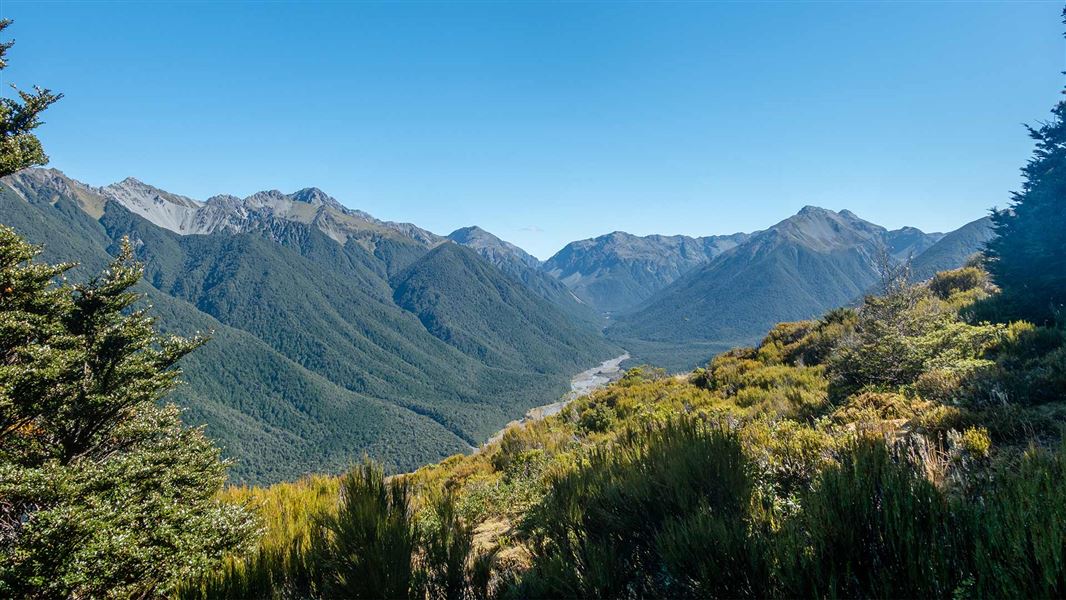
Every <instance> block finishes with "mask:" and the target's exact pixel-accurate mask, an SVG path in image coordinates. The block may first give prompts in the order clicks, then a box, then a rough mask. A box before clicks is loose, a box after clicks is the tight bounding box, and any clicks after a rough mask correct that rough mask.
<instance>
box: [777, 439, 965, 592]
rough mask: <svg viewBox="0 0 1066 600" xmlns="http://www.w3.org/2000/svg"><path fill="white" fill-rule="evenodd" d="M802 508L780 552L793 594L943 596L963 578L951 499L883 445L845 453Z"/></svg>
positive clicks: (862, 443) (872, 443)
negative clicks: (950, 503) (948, 500)
mask: <svg viewBox="0 0 1066 600" xmlns="http://www.w3.org/2000/svg"><path fill="white" fill-rule="evenodd" d="M801 506H802V507H803V508H802V511H801V512H800V513H799V515H798V516H797V517H796V518H795V519H794V520H792V521H790V522H789V524H788V525H787V530H786V532H785V536H786V541H785V542H784V543H782V544H781V545H780V546H779V547H778V550H779V552H780V555H779V560H780V561H781V565H782V569H781V576H782V583H783V586H784V591H785V594H786V595H788V596H794V597H814V596H817V597H893V598H934V597H940V598H946V597H949V596H950V595H951V594H952V592H953V591H954V590H955V589H956V588H957V587H958V585H959V582H960V581H961V578H962V577H963V575H964V572H963V571H962V568H964V567H965V563H964V557H965V552H964V550H963V549H962V548H960V547H959V541H958V538H957V537H956V532H957V527H956V519H955V517H954V515H953V513H952V511H951V509H950V508H949V505H948V503H947V500H946V499H945V498H944V497H943V495H942V494H941V493H940V492H939V491H937V489H936V488H935V487H934V486H933V485H932V484H931V483H929V481H927V480H925V479H924V478H922V477H921V476H920V475H919V473H918V470H917V469H916V467H915V466H914V465H912V464H911V463H910V462H909V461H908V460H906V459H905V458H904V457H902V456H900V455H899V454H898V453H895V452H893V451H891V450H889V449H888V448H887V447H886V445H885V443H884V442H883V441H882V440H879V439H870V438H860V439H859V440H857V441H855V442H854V443H853V444H852V445H850V446H849V447H847V448H846V449H845V450H844V451H843V452H842V454H841V456H840V462H839V464H838V465H836V466H832V467H829V468H827V469H826V470H825V471H824V472H823V473H822V475H821V476H820V477H819V478H818V482H817V483H816V486H815V488H814V490H812V491H811V492H809V493H807V494H804V495H803V497H802V500H801Z"/></svg>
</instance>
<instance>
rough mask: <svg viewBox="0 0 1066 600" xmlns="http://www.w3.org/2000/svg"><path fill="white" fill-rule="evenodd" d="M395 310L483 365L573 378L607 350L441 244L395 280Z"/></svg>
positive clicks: (464, 251) (466, 253)
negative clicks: (406, 312)
mask: <svg viewBox="0 0 1066 600" xmlns="http://www.w3.org/2000/svg"><path fill="white" fill-rule="evenodd" d="M393 287H394V289H395V292H394V296H393V297H394V299H395V301H396V304H397V305H399V306H401V307H403V308H405V309H407V310H409V311H411V312H412V313H414V314H415V315H417V316H418V318H419V320H420V321H421V322H422V324H423V325H424V326H425V327H426V329H427V330H428V331H429V332H430V333H432V334H433V335H434V336H436V337H437V338H439V339H441V340H444V342H445V343H447V344H449V345H451V346H454V347H455V348H458V349H459V350H460V351H462V352H463V353H464V354H467V355H469V356H472V357H474V358H476V359H478V360H479V361H481V362H484V363H486V364H488V365H491V366H494V367H499V368H504V369H514V370H532V371H534V372H549V373H550V372H558V371H573V370H574V369H575V368H578V367H580V366H582V365H587V364H589V363H590V362H596V361H597V359H598V358H599V357H600V356H602V354H603V348H604V347H605V343H604V341H603V339H602V337H600V336H599V335H598V334H597V333H594V332H593V331H592V330H590V329H584V328H576V327H574V325H573V323H572V322H571V321H570V320H569V319H567V318H566V317H565V316H564V315H563V314H562V313H561V312H559V311H557V310H553V306H552V305H551V304H550V303H548V302H547V301H545V300H543V299H541V298H538V297H537V296H535V295H533V294H531V293H530V292H529V290H528V289H527V288H526V287H525V286H523V285H522V284H521V283H519V282H518V281H515V280H514V279H513V278H511V277H508V276H507V275H505V274H504V273H502V272H501V271H500V270H499V269H497V268H494V267H493V266H492V265H491V264H488V263H487V262H486V261H484V260H482V259H481V258H479V257H478V256H477V255H476V254H475V253H474V252H473V251H472V250H470V249H469V248H465V247H463V246H459V245H457V244H441V245H440V246H437V247H436V248H434V249H433V250H431V251H430V252H429V253H427V254H426V255H425V256H423V257H422V258H420V259H419V260H418V261H416V262H415V263H414V264H412V265H411V266H410V267H408V268H407V269H406V270H405V271H404V272H403V273H401V274H400V275H399V276H397V277H396V278H395V280H394V281H393Z"/></svg>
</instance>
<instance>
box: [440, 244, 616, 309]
mask: <svg viewBox="0 0 1066 600" xmlns="http://www.w3.org/2000/svg"><path fill="white" fill-rule="evenodd" d="M448 239H449V240H452V241H453V242H455V243H457V244H460V245H462V246H466V247H467V248H470V249H471V250H473V251H474V252H477V253H478V254H479V255H480V256H481V257H482V258H484V259H485V260H487V261H489V262H490V263H492V264H494V265H496V267H498V268H499V269H500V270H501V271H503V272H504V273H506V274H508V275H510V276H511V277H514V278H515V279H517V280H518V281H520V282H521V283H522V284H523V285H525V286H526V287H527V288H528V289H529V290H531V291H532V292H533V293H535V294H537V295H538V296H540V297H541V298H544V299H545V300H547V301H548V302H551V303H552V304H554V305H556V306H557V307H558V308H560V309H561V310H563V312H565V313H567V314H568V315H570V316H571V317H574V318H576V319H578V320H580V321H582V322H585V323H588V324H591V325H595V326H597V327H599V326H600V324H601V321H602V317H601V316H600V313H599V311H597V310H596V309H595V308H594V307H592V306H591V305H589V304H588V303H586V302H585V301H583V300H582V299H581V298H579V297H578V296H577V295H576V294H574V292H573V291H571V290H570V288H569V287H567V286H566V284H565V283H563V282H561V281H559V280H558V279H556V278H555V277H552V276H551V275H549V274H548V273H545V272H544V270H543V269H542V268H541V267H542V265H541V262H540V261H539V260H537V259H536V257H534V256H532V255H530V254H528V253H526V251H525V250H522V249H521V248H519V247H518V246H515V245H514V244H512V243H510V242H505V241H503V240H501V239H500V238H498V237H496V236H495V235H493V234H491V233H489V232H487V231H485V230H484V229H482V228H480V227H476V226H475V227H464V228H462V229H457V230H455V231H453V232H452V233H451V234H449V235H448Z"/></svg>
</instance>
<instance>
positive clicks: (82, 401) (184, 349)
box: [0, 227, 253, 597]
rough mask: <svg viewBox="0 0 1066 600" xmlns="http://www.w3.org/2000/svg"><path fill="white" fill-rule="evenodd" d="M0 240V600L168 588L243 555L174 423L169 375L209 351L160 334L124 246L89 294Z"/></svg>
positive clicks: (202, 468) (209, 481) (240, 527)
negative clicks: (139, 306)
mask: <svg viewBox="0 0 1066 600" xmlns="http://www.w3.org/2000/svg"><path fill="white" fill-rule="evenodd" d="M38 252H39V250H38V249H37V248H34V247H32V246H30V245H29V244H27V243H26V242H24V241H23V240H22V239H20V238H19V237H18V236H17V235H16V234H15V233H14V232H13V231H12V230H10V229H8V228H6V227H0V557H2V560H0V592H4V593H7V594H14V595H20V596H27V597H35V596H40V597H53V596H107V595H111V596H117V597H122V596H136V595H145V594H158V593H163V592H166V591H167V590H170V589H173V587H174V586H175V584H176V583H177V582H178V581H180V580H181V579H182V578H185V577H188V576H191V575H195V574H198V573H200V572H201V571H203V570H204V569H206V568H208V567H212V566H213V565H214V562H215V561H217V560H218V559H220V558H221V556H222V555H223V554H224V553H225V552H228V551H233V550H237V549H240V548H241V547H242V546H243V545H244V544H246V543H247V542H248V541H249V538H250V535H251V533H252V530H253V527H252V522H251V521H250V518H249V516H248V515H247V514H246V513H245V511H244V510H243V509H241V508H240V507H237V506H234V505H228V504H224V503H221V502H219V501H218V500H217V499H216V498H215V494H216V493H217V492H218V491H219V490H220V489H221V487H222V485H223V483H224V481H225V468H226V464H225V463H224V462H222V461H221V460H220V457H219V452H218V449H217V448H215V447H214V446H213V445H212V444H211V442H210V441H209V440H208V439H207V438H205V437H204V436H203V434H202V432H201V431H200V430H198V429H189V428H186V427H184V426H183V425H182V423H181V421H180V418H179V413H178V410H177V409H176V408H175V407H173V406H169V405H166V406H161V405H160V404H159V401H160V399H161V398H162V397H163V396H164V395H165V394H166V393H167V392H168V391H169V390H170V389H171V388H172V387H173V386H174V384H175V380H176V377H177V375H178V373H177V371H176V370H174V369H173V368H172V367H173V366H174V364H175V363H176V362H177V361H178V360H179V359H180V358H181V357H182V356H184V355H185V354H186V353H188V352H190V351H191V350H193V349H194V348H196V347H197V346H199V345H200V344H201V343H203V340H202V339H199V338H196V339H184V338H178V337H173V336H161V335H158V334H157V333H156V332H155V330H154V327H153V321H152V319H151V317H149V316H148V315H147V314H146V312H145V311H144V310H135V309H133V308H132V307H133V305H134V303H135V302H137V301H138V300H139V298H140V295H139V294H136V293H134V292H132V291H131V288H132V286H133V285H134V284H135V283H136V282H137V281H138V279H139V278H140V274H141V270H140V266H139V265H138V264H137V263H135V262H134V261H133V259H132V251H131V249H130V247H129V245H128V244H127V245H126V246H125V247H124V249H123V251H122V253H121V254H120V256H119V257H118V258H117V259H116V260H115V262H114V263H113V264H112V266H111V268H110V269H109V270H107V271H106V272H104V273H103V274H102V275H101V276H99V277H97V278H95V279H93V280H91V281H89V282H88V283H86V284H76V285H71V284H67V283H66V282H65V281H60V282H57V281H56V279H57V278H61V277H62V274H63V273H64V272H65V271H67V270H68V269H69V268H70V267H71V266H72V265H70V264H60V265H46V264H38V263H35V262H33V258H34V257H35V256H36V255H37V253H38Z"/></svg>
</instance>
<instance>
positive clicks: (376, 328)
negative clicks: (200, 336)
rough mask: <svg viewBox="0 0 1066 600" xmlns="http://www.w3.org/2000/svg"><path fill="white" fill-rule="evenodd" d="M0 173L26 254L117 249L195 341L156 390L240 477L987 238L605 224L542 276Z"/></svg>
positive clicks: (353, 226)
mask: <svg viewBox="0 0 1066 600" xmlns="http://www.w3.org/2000/svg"><path fill="white" fill-rule="evenodd" d="M0 182H2V184H3V185H0V223H3V224H5V225H9V226H12V227H14V228H15V229H16V230H17V231H19V232H20V233H21V234H22V235H24V236H26V237H27V238H28V239H29V240H30V241H31V242H34V243H37V244H42V245H43V246H44V255H43V259H45V260H50V261H67V260H72V259H73V260H77V261H79V262H80V266H79V267H78V268H77V269H76V270H75V271H74V272H73V273H72V277H75V278H85V277H89V276H91V275H92V274H93V273H94V272H97V271H99V270H100V269H102V268H104V266H105V265H106V264H107V262H108V260H109V259H110V257H111V256H112V255H114V253H115V252H116V250H117V247H118V242H119V240H120V239H121V238H123V237H126V236H128V237H129V238H130V240H131V241H133V243H134V244H135V247H136V250H137V254H138V257H139V259H141V260H143V261H144V263H145V278H144V281H143V282H142V291H143V292H144V293H145V294H146V296H147V299H148V301H149V302H150V303H151V304H152V305H153V313H154V314H156V315H158V318H159V324H160V326H161V328H162V329H164V330H166V331H171V332H175V333H181V334H190V333H193V332H196V331H210V332H212V341H211V342H210V343H208V344H207V345H206V346H205V347H204V348H202V349H201V350H199V351H198V352H196V353H193V355H191V356H189V357H187V358H186V359H185V360H184V362H183V368H184V370H185V375H184V377H183V378H184V380H185V381H186V383H185V384H184V385H182V386H181V387H180V388H179V389H178V390H177V391H176V392H174V393H173V398H174V400H175V401H177V402H178V403H179V404H180V405H181V406H183V407H184V408H185V410H186V413H185V414H186V419H187V420H189V421H190V422H193V423H206V425H207V431H208V433H209V434H210V435H211V436H212V437H214V438H215V439H216V440H218V442H219V443H220V445H221V446H222V447H223V448H224V449H225V452H226V453H227V454H228V455H229V456H231V457H233V458H234V459H236V461H237V463H236V465H235V467H234V468H233V469H232V470H231V473H232V477H233V478H234V479H235V480H236V481H243V482H256V483H269V482H274V481H280V480H286V479H293V478H295V477H297V476H299V475H300V474H303V473H306V472H310V471H338V470H340V469H342V468H344V467H345V466H346V464H347V463H348V462H350V461H352V460H356V459H358V457H359V455H360V454H362V453H368V454H370V455H372V456H374V457H375V458H377V459H379V460H382V461H383V462H384V463H385V464H386V465H387V466H388V467H389V468H390V469H393V470H404V469H410V468H413V467H415V466H418V465H420V464H424V463H426V462H429V461H433V460H437V459H440V458H442V457H444V456H447V455H449V454H453V453H456V452H463V451H466V450H468V449H469V448H470V447H472V446H475V445H477V444H478V443H480V442H481V441H483V440H485V439H486V438H487V437H488V436H489V435H491V434H492V433H493V432H494V431H496V430H497V429H499V428H500V427H501V426H502V425H503V424H505V423H506V422H507V421H509V420H511V419H513V418H515V417H517V416H519V415H521V414H522V413H524V412H525V410H527V409H528V408H530V407H531V406H534V405H536V404H544V403H548V402H552V401H554V400H556V399H557V398H558V397H559V396H560V395H561V394H562V393H564V392H565V391H566V389H567V384H568V380H569V378H570V376H571V375H573V374H574V373H577V372H578V371H582V370H584V369H586V368H588V367H590V366H592V365H594V364H596V363H598V362H600V361H602V360H605V359H607V358H610V357H613V356H617V355H620V354H622V352H623V349H624V350H626V351H629V352H630V354H632V355H633V356H634V358H635V359H636V360H638V361H646V362H652V363H655V364H658V365H661V366H665V367H667V368H670V369H671V370H675V369H683V368H689V367H691V366H693V365H695V364H697V363H699V362H702V361H705V360H706V359H708V358H709V357H710V356H712V355H713V354H714V353H715V352H717V351H718V350H720V349H722V348H724V347H726V346H730V345H734V344H736V343H738V342H739V343H749V342H752V341H754V340H755V339H756V338H757V336H758V335H760V334H761V333H762V332H764V331H765V330H766V329H767V328H768V326H769V325H772V324H773V323H775V322H778V321H782V320H788V319H799V318H808V317H812V316H816V315H818V314H820V313H821V312H823V311H825V310H827V309H829V308H832V307H835V306H838V305H841V304H846V303H848V302H851V301H854V300H856V299H857V298H859V297H861V296H862V294H863V293H865V292H866V291H868V290H869V289H870V287H871V286H872V285H873V284H874V283H875V282H876V281H877V277H878V262H879V261H883V260H885V258H884V257H885V256H887V257H888V258H889V259H891V260H894V261H901V260H912V265H913V271H914V272H915V273H916V274H917V275H920V276H922V277H927V276H930V275H931V274H932V272H935V270H940V269H944V268H951V267H954V266H958V265H960V264H962V262H964V261H965V260H966V259H967V258H968V257H969V256H970V255H971V254H973V253H974V252H976V251H977V250H979V249H980V247H981V245H982V244H983V243H984V241H985V240H987V239H988V238H989V236H990V235H991V229H990V226H989V223H988V222H987V219H982V220H979V221H976V222H974V223H970V224H968V225H966V226H964V227H963V228H961V229H959V230H957V231H955V232H951V233H949V234H947V235H942V234H936V233H934V234H927V233H924V232H921V231H919V230H917V229H914V228H903V229H899V230H894V231H889V230H886V229H884V228H882V227H879V226H877V225H874V224H872V223H869V222H866V221H863V220H862V219H859V218H858V217H857V216H855V215H854V214H852V213H850V212H849V211H846V210H845V211H840V212H834V211H829V210H825V209H820V208H816V207H807V208H805V209H803V210H802V211H800V212H799V213H798V214H797V215H794V216H793V217H790V218H788V219H786V220H784V221H782V222H780V223H778V224H776V225H774V226H772V227H770V228H768V229H766V230H763V231H759V232H754V233H737V234H733V235H725V236H708V237H687V236H660V235H653V236H646V237H638V236H634V235H631V234H628V233H623V232H615V233H612V234H608V235H605V236H601V237H598V238H594V239H589V240H582V241H577V242H573V243H571V244H569V245H567V246H566V247H565V248H563V250H561V251H560V252H559V253H558V254H556V255H555V256H553V257H551V258H550V259H549V260H547V261H545V262H543V263H542V262H541V261H539V260H537V259H536V258H535V257H533V256H531V255H529V254H528V253H526V252H524V251H523V250H522V249H520V248H518V247H517V246H515V245H513V244H510V243H508V242H506V241H503V240H501V239H499V238H497V237H496V236H494V235H492V234H491V233H489V232H487V231H484V230H482V229H480V228H478V227H466V228H463V229H459V230H457V231H455V232H452V233H451V234H449V235H448V236H440V235H437V234H435V233H432V232H430V231H427V230H425V229H422V228H420V227H418V226H416V225H413V224H410V223H394V222H390V221H382V220H379V219H376V218H374V217H373V216H371V215H369V214H367V213H365V212H362V211H358V210H353V209H350V208H347V207H345V206H344V205H343V204H342V203H340V202H339V201H337V200H336V199H334V198H332V197H331V196H329V195H328V194H326V193H324V192H322V191H321V190H319V189H317V188H306V189H302V190H299V191H297V192H294V193H291V194H285V193H282V192H279V191H276V190H272V191H263V192H259V193H256V194H252V195H251V196H248V197H245V198H237V197H235V196H229V195H219V196H214V197H211V198H208V199H207V200H205V201H198V200H194V199H191V198H187V197H184V196H180V195H177V194H172V193H169V192H166V191H164V190H161V189H158V188H155V187H153V186H151V185H148V184H145V183H143V182H140V181H138V180H136V179H132V178H129V179H125V180H123V181H121V182H118V183H115V184H111V185H108V186H104V187H93V186H89V185H86V184H83V183H80V182H78V181H75V180H73V179H71V178H69V177H67V176H65V175H64V174H63V173H61V172H59V171H56V170H53V169H29V170H25V171H22V172H20V173H17V174H15V175H12V176H9V177H6V178H4V179H3V180H2V181H0Z"/></svg>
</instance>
